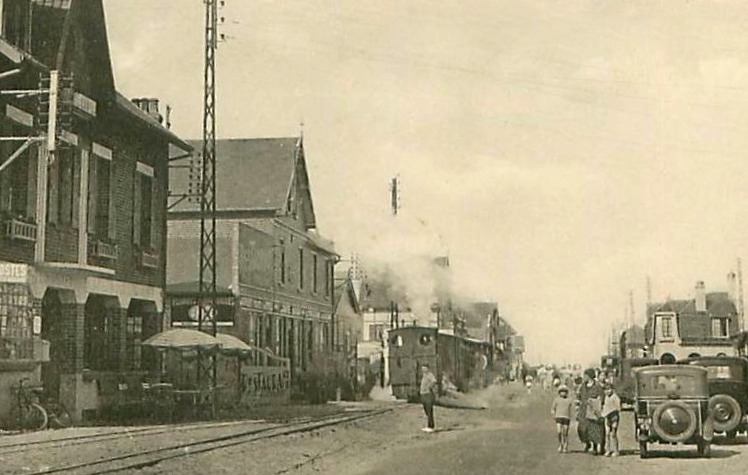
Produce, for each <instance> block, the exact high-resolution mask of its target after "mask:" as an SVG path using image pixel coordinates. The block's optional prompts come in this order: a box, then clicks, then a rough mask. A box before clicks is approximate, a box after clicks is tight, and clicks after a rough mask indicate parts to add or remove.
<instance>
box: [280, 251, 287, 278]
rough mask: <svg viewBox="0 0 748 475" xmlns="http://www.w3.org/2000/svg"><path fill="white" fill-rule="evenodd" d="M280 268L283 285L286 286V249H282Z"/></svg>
mask: <svg viewBox="0 0 748 475" xmlns="http://www.w3.org/2000/svg"><path fill="white" fill-rule="evenodd" d="M280 267H281V284H285V283H286V250H285V249H281V261H280Z"/></svg>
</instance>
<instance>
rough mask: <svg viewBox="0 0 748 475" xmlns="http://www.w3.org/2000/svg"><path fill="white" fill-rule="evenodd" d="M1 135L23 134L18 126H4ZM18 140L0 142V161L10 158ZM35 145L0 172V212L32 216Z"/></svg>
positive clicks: (34, 190)
mask: <svg viewBox="0 0 748 475" xmlns="http://www.w3.org/2000/svg"><path fill="white" fill-rule="evenodd" d="M0 133H2V134H3V135H8V136H19V135H22V134H23V135H25V132H23V131H22V130H21V129H19V128H15V127H4V128H3V130H2V132H0ZM19 144H20V142H4V143H1V144H0V163H3V162H4V161H5V160H7V159H8V158H10V156H11V155H12V154H13V152H15V151H16V150H17V149H18V146H19ZM35 155H36V147H35V146H33V145H32V146H31V147H29V148H28V149H27V150H26V151H25V152H23V153H22V154H21V155H20V156H18V157H16V158H15V159H14V160H13V163H11V164H10V165H9V166H8V168H6V169H5V170H3V171H2V172H0V212H2V211H5V212H7V213H9V214H11V215H12V216H13V217H16V218H18V217H32V216H34V211H35V208H36V203H35V202H34V199H35V198H34V197H35V196H36V189H35V185H34V183H35V178H36V165H35V164H36V160H35Z"/></svg>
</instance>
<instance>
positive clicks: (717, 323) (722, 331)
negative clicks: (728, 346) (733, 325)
mask: <svg viewBox="0 0 748 475" xmlns="http://www.w3.org/2000/svg"><path fill="white" fill-rule="evenodd" d="M728 336H729V332H728V329H727V319H726V318H712V337H714V338H727V337H728Z"/></svg>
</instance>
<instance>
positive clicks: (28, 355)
mask: <svg viewBox="0 0 748 475" xmlns="http://www.w3.org/2000/svg"><path fill="white" fill-rule="evenodd" d="M28 271H29V269H28V266H26V265H24V264H13V263H4V262H2V263H0V419H2V421H3V423H5V421H7V418H8V416H9V413H10V411H11V407H12V406H13V404H14V402H15V395H14V393H13V390H12V388H13V387H14V386H17V385H18V383H19V382H20V381H21V380H22V379H28V381H29V383H31V384H39V383H40V382H41V364H42V362H44V361H48V360H49V345H48V344H47V342H45V341H43V340H42V338H41V304H40V301H38V300H36V299H34V297H33V295H32V293H31V289H30V286H29V282H28Z"/></svg>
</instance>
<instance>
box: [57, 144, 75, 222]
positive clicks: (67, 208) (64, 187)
mask: <svg viewBox="0 0 748 475" xmlns="http://www.w3.org/2000/svg"><path fill="white" fill-rule="evenodd" d="M73 161H74V160H73V153H72V152H71V151H70V150H67V149H63V150H60V151H58V156H57V160H56V161H55V162H56V163H59V168H58V171H57V174H58V176H59V181H58V185H59V186H58V190H57V193H58V194H59V205H58V206H59V208H58V210H57V211H58V214H59V222H60V224H70V223H71V222H72V220H71V219H70V218H71V213H72V196H73Z"/></svg>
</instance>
